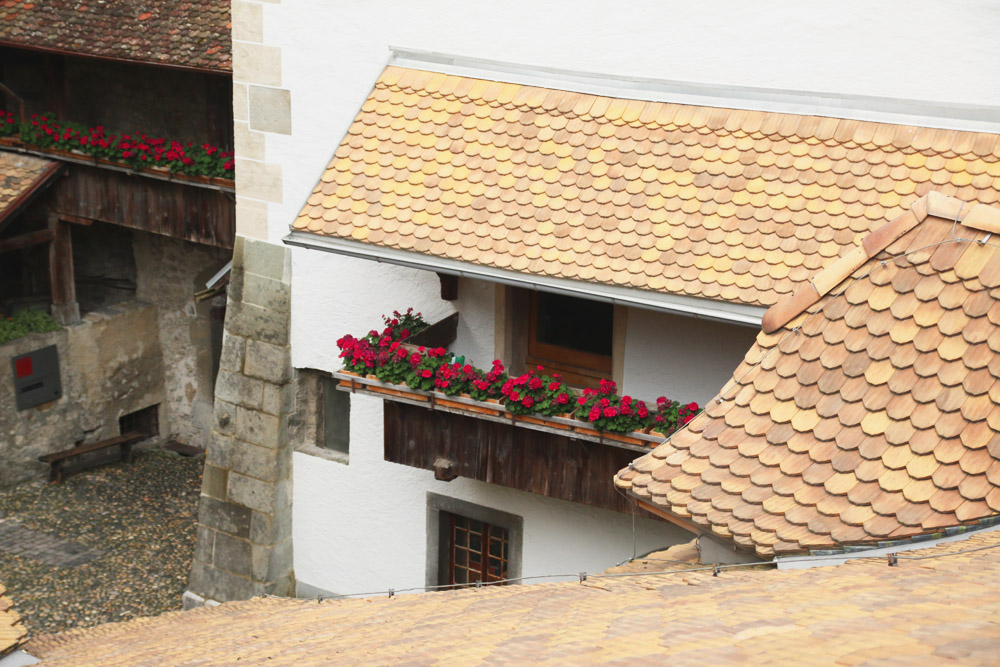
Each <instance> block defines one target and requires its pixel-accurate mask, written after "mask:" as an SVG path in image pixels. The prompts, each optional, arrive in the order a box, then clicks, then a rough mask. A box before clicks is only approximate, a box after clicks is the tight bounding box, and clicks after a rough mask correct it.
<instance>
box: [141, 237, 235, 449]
mask: <svg viewBox="0 0 1000 667" xmlns="http://www.w3.org/2000/svg"><path fill="white" fill-rule="evenodd" d="M133 249H134V252H135V265H136V269H137V273H136V298H138V299H139V300H141V301H146V302H149V303H152V304H154V305H155V306H156V308H157V318H158V320H157V326H158V329H159V336H160V348H161V350H162V351H163V364H164V375H165V380H166V382H165V386H166V389H165V391H166V405H165V409H164V421H163V422H161V423H162V424H163V428H162V429H161V430H162V432H163V433H165V434H167V433H168V434H170V435H171V436H172V437H174V438H176V439H178V440H181V441H184V442H189V443H191V444H194V445H198V446H203V445H204V444H205V443H206V442H208V437H209V434H210V432H211V425H212V405H213V400H214V399H213V396H212V392H213V387H214V364H213V359H212V357H213V345H212V335H213V321H212V303H211V302H209V301H202V302H197V301H195V298H194V297H195V292H197V291H200V290H203V289H205V281H206V280H208V279H209V278H211V277H212V276H213V275H214V274H215V273H216V272H217V271H218V270H219V268H221V267H222V265H224V264H225V263H226V261H228V259H229V252H228V251H227V250H223V249H221V248H215V247H212V246H206V245H202V244H199V243H191V242H189V241H182V240H179V239H174V238H170V237H167V236H160V235H158V234H150V233H148V232H139V231H136V232H134V243H133ZM214 326H216V327H218V326H221V323H215V324H214Z"/></svg>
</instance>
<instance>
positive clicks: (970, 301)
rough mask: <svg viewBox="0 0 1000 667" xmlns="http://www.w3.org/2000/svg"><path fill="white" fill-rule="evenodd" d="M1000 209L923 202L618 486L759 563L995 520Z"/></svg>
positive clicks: (775, 333)
mask: <svg viewBox="0 0 1000 667" xmlns="http://www.w3.org/2000/svg"><path fill="white" fill-rule="evenodd" d="M998 220H1000V210H998V209H994V208H990V207H987V206H984V205H982V204H979V205H975V206H974V205H973V204H965V203H963V202H961V201H960V200H957V199H953V198H950V197H945V196H943V195H940V194H938V193H931V194H929V195H927V196H926V197H923V198H921V199H919V200H917V201H916V202H914V203H913V206H912V207H911V209H910V210H909V211H907V212H906V213H904V214H903V215H901V216H899V217H898V218H896V219H895V220H894V221H892V222H891V223H889V224H888V225H886V226H884V227H882V228H880V229H879V230H877V231H875V232H874V233H872V234H870V235H869V236H867V237H865V238H864V239H863V242H862V244H861V245H858V246H855V248H854V249H853V250H850V251H847V252H845V253H844V255H843V256H842V257H841V258H840V259H839V260H838V261H837V262H835V263H834V264H832V265H831V266H829V267H828V268H826V269H824V270H823V271H821V272H819V273H818V274H817V275H816V276H815V277H814V278H813V280H812V281H811V283H807V284H805V285H803V286H802V287H800V288H799V291H798V292H796V294H795V295H793V296H791V297H787V298H786V300H783V301H782V302H779V303H778V304H777V305H775V306H774V307H772V308H771V309H770V310H769V311H768V312H767V313H766V314H765V316H764V331H762V332H761V333H760V335H759V336H758V337H757V342H756V344H755V345H754V347H753V348H751V350H750V351H749V352H748V353H747V355H746V358H745V359H744V361H743V363H742V364H741V365H740V366H739V367H738V368H737V369H736V371H735V372H734V374H733V378H732V379H731V380H730V381H729V383H727V384H726V386H725V387H723V389H722V391H721V392H720V393H719V395H718V397H717V398H716V399H714V400H712V401H710V402H709V404H708V406H707V407H706V409H705V412H703V413H702V414H701V415H699V416H698V417H696V418H695V419H694V420H693V421H692V422H691V423H690V424H689V425H688V428H686V429H685V430H683V431H680V432H678V433H676V434H674V435H673V436H672V437H671V438H670V439H669V440H668V441H667V442H665V443H664V444H662V445H660V446H659V447H657V448H656V449H655V450H653V451H652V452H650V453H649V454H647V455H645V456H643V457H641V458H639V459H637V460H636V461H634V462H633V463H632V465H631V466H630V467H629V468H626V469H624V470H622V471H620V472H619V473H618V475H617V476H616V478H615V482H616V484H617V485H618V486H619V487H621V488H627V489H630V490H631V493H632V494H633V495H634V496H636V497H638V498H640V499H642V500H644V501H647V502H649V503H650V504H652V505H653V506H655V507H658V508H660V509H662V510H663V511H665V512H667V513H668V515H670V516H673V517H679V518H681V519H683V520H684V521H686V522H688V523H690V524H693V525H694V526H696V527H697V528H699V529H702V530H705V531H707V532H712V533H714V534H716V535H718V536H721V537H724V538H727V539H731V540H732V541H734V542H735V543H736V544H737V545H740V546H742V547H744V548H747V549H754V550H756V551H757V553H759V554H761V555H771V554H787V553H795V552H804V551H808V550H815V549H825V548H834V547H842V546H845V545H856V544H865V543H872V542H877V541H882V540H897V539H906V538H911V537H915V536H918V535H923V534H927V533H934V532H937V531H939V530H941V529H943V528H946V527H950V526H958V525H961V524H969V523H972V522H976V521H978V520H980V519H984V518H986V517H993V516H996V515H997V514H1000V354H998V353H1000V251H998V248H1000V245H998V241H1000V239H996V238H994V237H993V235H992V234H993V232H992V231H984V230H985V229H993V228H994V226H995V225H996V222H997V221H998Z"/></svg>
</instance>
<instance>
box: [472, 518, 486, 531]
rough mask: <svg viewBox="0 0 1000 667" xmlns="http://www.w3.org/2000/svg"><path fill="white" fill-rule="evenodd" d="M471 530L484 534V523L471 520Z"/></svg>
mask: <svg viewBox="0 0 1000 667" xmlns="http://www.w3.org/2000/svg"><path fill="white" fill-rule="evenodd" d="M469 530H471V531H472V532H474V533H481V532H483V522H482V521H476V520H475V519H470V520H469Z"/></svg>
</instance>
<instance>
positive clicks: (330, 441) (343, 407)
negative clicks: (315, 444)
mask: <svg viewBox="0 0 1000 667" xmlns="http://www.w3.org/2000/svg"><path fill="white" fill-rule="evenodd" d="M350 442H351V395H350V394H349V393H347V392H346V391H338V390H337V381H336V380H334V379H331V378H326V379H325V380H324V382H323V437H322V440H321V442H320V443H319V445H320V447H323V448H324V449H330V450H333V451H335V452H340V453H341V454H348V453H350V452H349V450H350Z"/></svg>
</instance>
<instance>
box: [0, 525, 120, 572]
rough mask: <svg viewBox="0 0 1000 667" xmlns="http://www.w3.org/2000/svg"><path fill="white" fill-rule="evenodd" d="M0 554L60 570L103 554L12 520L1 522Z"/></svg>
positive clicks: (81, 563)
mask: <svg viewBox="0 0 1000 667" xmlns="http://www.w3.org/2000/svg"><path fill="white" fill-rule="evenodd" d="M0 551H5V552H7V553H9V554H14V555H16V556H21V557H23V558H30V559H31V560H39V561H42V562H43V563H48V564H49V565H58V566H59V567H76V566H77V565H83V564H84V563H86V562H89V561H92V560H94V559H95V558H97V557H98V556H100V555H101V554H103V553H104V552H103V551H99V550H97V549H90V548H88V547H85V546H84V545H82V544H80V543H79V542H74V541H72V540H63V539H60V538H58V537H54V536H52V535H47V534H45V533H40V532H38V531H36V530H29V529H27V528H25V527H24V526H22V525H21V524H20V523H18V522H17V521H13V520H11V519H0Z"/></svg>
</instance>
